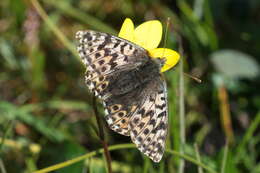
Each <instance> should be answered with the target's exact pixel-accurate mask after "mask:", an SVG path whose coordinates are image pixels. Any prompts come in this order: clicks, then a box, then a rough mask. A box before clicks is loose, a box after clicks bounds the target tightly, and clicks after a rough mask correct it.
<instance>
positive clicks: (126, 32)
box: [118, 18, 134, 42]
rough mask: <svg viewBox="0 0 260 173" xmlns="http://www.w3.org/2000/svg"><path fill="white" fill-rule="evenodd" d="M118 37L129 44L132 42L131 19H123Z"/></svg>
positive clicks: (132, 25) (132, 28)
mask: <svg viewBox="0 0 260 173" xmlns="http://www.w3.org/2000/svg"><path fill="white" fill-rule="evenodd" d="M118 36H119V37H121V38H124V39H126V40H129V41H131V42H133V41H134V23H133V22H132V20H131V19H129V18H126V19H125V21H124V23H123V25H122V27H121V29H120V32H119V34H118Z"/></svg>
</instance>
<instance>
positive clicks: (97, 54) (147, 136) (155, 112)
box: [76, 31, 168, 162]
mask: <svg viewBox="0 0 260 173" xmlns="http://www.w3.org/2000/svg"><path fill="white" fill-rule="evenodd" d="M76 38H77V39H78V40H79V46H78V52H79V55H80V57H81V59H82V61H83V63H84V64H85V65H86V67H87V70H86V84H87V86H88V87H89V89H90V91H92V92H93V93H94V94H95V95H96V96H98V97H99V98H100V99H101V100H102V101H103V105H104V107H105V114H106V115H105V119H106V121H107V123H108V125H109V127H110V128H111V129H112V130H114V131H116V132H117V133H119V134H122V135H126V136H130V137H131V139H132V141H133V142H134V143H135V144H136V146H137V148H138V149H139V150H140V151H141V152H143V153H144V154H145V155H147V156H148V157H150V158H151V159H152V160H153V161H155V162H159V161H160V160H161V158H162V155H163V152H164V148H165V139H166V136H167V122H168V119H167V118H168V112H167V92H166V85H165V82H164V80H163V79H162V78H161V77H160V76H158V77H155V78H154V80H151V81H149V82H148V83H147V84H145V85H141V86H138V87H137V88H135V89H134V90H131V92H127V93H125V94H121V95H115V94H113V93H112V92H109V90H108V88H109V86H110V85H109V84H110V82H111V81H113V79H114V78H115V76H117V75H120V74H121V75H122V74H123V75H124V74H127V71H128V70H131V69H135V68H137V67H140V65H141V64H143V63H144V62H146V61H147V60H148V59H147V58H148V56H147V55H146V51H145V50H144V49H143V48H141V47H139V46H137V45H135V44H133V43H130V42H128V41H126V40H124V39H121V38H118V37H115V36H112V35H109V34H106V33H100V32H96V31H79V32H77V34H76Z"/></svg>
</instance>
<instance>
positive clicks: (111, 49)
mask: <svg viewBox="0 0 260 173" xmlns="http://www.w3.org/2000/svg"><path fill="white" fill-rule="evenodd" d="M76 38H77V39H78V40H79V46H78V48H77V49H78V52H79V55H80V57H81V59H82V62H83V63H84V64H85V65H86V67H87V70H86V76H85V77H86V84H87V86H88V87H89V89H90V91H92V92H93V93H94V94H95V96H98V97H99V98H104V97H107V95H105V93H104V92H102V91H103V90H104V89H105V88H106V87H107V86H108V83H109V80H107V76H108V75H109V74H111V73H113V72H115V71H116V72H118V71H120V70H122V69H126V68H127V69H131V68H136V67H137V66H138V65H140V64H141V63H142V61H143V60H144V59H143V58H136V57H142V55H143V54H145V53H146V52H145V50H144V49H143V48H141V47H136V45H133V44H132V43H130V42H128V41H126V40H124V39H121V38H118V37H115V36H112V35H110V34H106V33H101V32H96V31H90V30H87V31H78V32H77V33H76Z"/></svg>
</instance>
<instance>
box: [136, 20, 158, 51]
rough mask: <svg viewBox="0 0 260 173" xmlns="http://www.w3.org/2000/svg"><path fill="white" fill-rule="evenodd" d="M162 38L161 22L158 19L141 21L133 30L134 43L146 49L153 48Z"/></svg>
mask: <svg viewBox="0 0 260 173" xmlns="http://www.w3.org/2000/svg"><path fill="white" fill-rule="evenodd" d="M161 39H162V24H161V22H160V21H158V20H151V21H147V22H144V23H142V24H141V25H139V26H138V27H137V28H136V29H135V31H134V43H136V44H138V45H139V46H141V47H143V48H145V49H146V50H151V49H155V48H157V47H158V45H159V44H160V41H161Z"/></svg>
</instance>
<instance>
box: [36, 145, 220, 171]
mask: <svg viewBox="0 0 260 173" xmlns="http://www.w3.org/2000/svg"><path fill="white" fill-rule="evenodd" d="M129 148H136V146H135V145H134V144H118V145H113V146H109V147H108V150H109V151H113V150H120V149H129ZM102 153H104V149H103V148H102V149H98V150H97V151H92V152H90V153H87V154H85V155H83V156H79V157H77V158H74V159H71V160H68V161H65V162H62V163H59V164H56V165H53V166H50V167H47V168H44V169H41V170H38V171H35V172H34V173H46V172H50V171H54V170H57V169H60V168H64V167H66V166H69V165H72V164H74V163H77V162H79V161H82V160H85V159H88V158H91V157H93V156H95V155H97V154H102ZM166 153H170V154H173V155H175V156H178V157H181V158H183V159H185V160H187V161H190V162H191V163H194V164H196V165H198V166H200V167H202V168H204V169H205V170H207V171H208V172H210V173H217V172H216V171H214V170H212V169H211V168H210V167H208V166H207V165H205V164H204V163H201V162H199V161H197V160H196V159H194V158H192V157H190V156H187V155H184V154H181V153H179V152H177V151H174V150H170V149H166Z"/></svg>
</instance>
